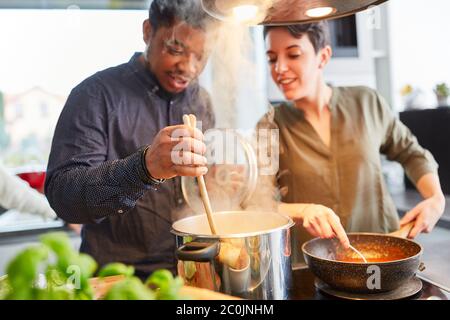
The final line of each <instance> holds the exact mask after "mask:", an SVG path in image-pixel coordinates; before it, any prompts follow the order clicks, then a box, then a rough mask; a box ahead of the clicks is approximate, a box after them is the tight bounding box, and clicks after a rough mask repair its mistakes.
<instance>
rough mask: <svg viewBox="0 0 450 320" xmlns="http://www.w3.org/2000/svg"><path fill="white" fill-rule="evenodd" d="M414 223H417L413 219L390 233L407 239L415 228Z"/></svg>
mask: <svg viewBox="0 0 450 320" xmlns="http://www.w3.org/2000/svg"><path fill="white" fill-rule="evenodd" d="M414 225H415V221H412V222H410V223H408V224H406V225H404V226H403V227H402V228H400V229H399V230H397V231H394V232H392V233H389V235H390V236H393V237H399V238H403V239H406V238H408V235H409V233H410V232H411V230H412V229H413V228H414Z"/></svg>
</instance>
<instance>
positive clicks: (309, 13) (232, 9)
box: [202, 0, 387, 25]
mask: <svg viewBox="0 0 450 320" xmlns="http://www.w3.org/2000/svg"><path fill="white" fill-rule="evenodd" d="M385 1H387V0H202V5H203V8H204V9H205V11H206V12H208V13H209V14H210V15H212V16H213V17H215V18H217V19H220V20H224V21H241V22H245V23H248V24H265V25H283V24H292V23H307V22H313V21H318V20H323V19H334V18H340V17H344V16H348V15H351V14H354V13H356V12H359V11H363V10H366V9H368V8H369V7H371V6H376V5H379V4H381V3H383V2H385Z"/></svg>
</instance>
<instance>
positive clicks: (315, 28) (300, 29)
mask: <svg viewBox="0 0 450 320" xmlns="http://www.w3.org/2000/svg"><path fill="white" fill-rule="evenodd" d="M274 28H285V29H286V30H288V31H289V33H290V34H291V35H292V36H293V37H295V38H298V39H300V38H301V37H302V36H303V35H305V34H307V35H308V38H309V40H310V41H311V43H312V45H313V47H314V50H315V52H316V53H318V52H319V50H320V49H323V48H325V47H326V46H329V45H330V43H331V42H330V29H329V27H328V22H327V21H320V22H315V23H304V24H291V25H287V26H265V27H264V38H266V36H267V34H268V33H269V31H270V30H271V29H274Z"/></svg>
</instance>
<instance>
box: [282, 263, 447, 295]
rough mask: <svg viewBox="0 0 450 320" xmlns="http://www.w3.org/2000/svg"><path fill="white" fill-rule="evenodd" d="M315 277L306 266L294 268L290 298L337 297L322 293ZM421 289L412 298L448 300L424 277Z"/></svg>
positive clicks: (441, 290) (444, 293)
mask: <svg viewBox="0 0 450 320" xmlns="http://www.w3.org/2000/svg"><path fill="white" fill-rule="evenodd" d="M314 280H315V277H314V275H313V274H312V272H311V271H310V270H309V269H308V268H307V267H303V268H299V269H295V270H293V272H292V288H291V290H290V300H336V299H337V298H335V297H332V296H329V295H327V294H325V293H322V292H321V291H319V290H318V289H316V288H315V286H314ZM421 280H422V283H423V289H422V291H421V292H420V293H418V294H417V295H415V296H413V297H411V298H410V299H413V300H428V299H438V298H439V299H440V300H450V292H448V291H445V290H443V289H441V288H439V287H438V286H437V285H434V284H432V283H430V282H428V281H426V280H424V279H421Z"/></svg>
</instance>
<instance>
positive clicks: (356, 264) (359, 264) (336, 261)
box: [302, 232, 423, 266]
mask: <svg viewBox="0 0 450 320" xmlns="http://www.w3.org/2000/svg"><path fill="white" fill-rule="evenodd" d="M347 235H348V236H377V237H387V238H395V239H402V240H405V241H407V242H410V243H412V244H414V245H416V246H418V247H419V249H420V250H419V252H418V253H417V254H415V255H413V256H410V257H407V258H404V259H399V260H392V261H385V262H367V263H366V262H346V261H338V260H333V259H326V258H321V257H318V256H316V255H313V254H311V253H309V252H307V251H306V250H305V247H306V245H307V244H309V243H311V242H313V241H317V240H319V239H321V238H314V239H311V240H309V241H307V242H305V243H304V244H303V245H302V252H303V254H306V255H308V256H309V257H311V258H314V259H317V260H321V261H327V262H333V263H340V264H344V265H353V266H368V265H379V264H380V265H386V264H395V263H400V262H404V261H407V260H413V259H415V258H420V257H421V255H422V253H423V246H422V245H421V244H420V243H417V242H416V241H413V240H410V239H405V238H400V237H395V236H390V235H389V234H380V233H370V232H353V233H348V234H347Z"/></svg>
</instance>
